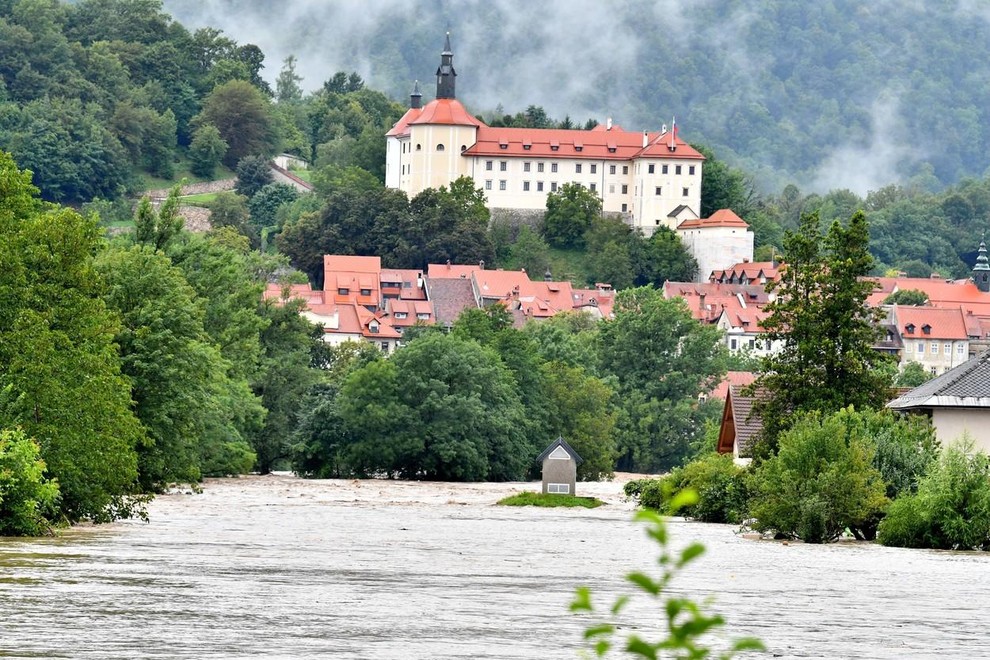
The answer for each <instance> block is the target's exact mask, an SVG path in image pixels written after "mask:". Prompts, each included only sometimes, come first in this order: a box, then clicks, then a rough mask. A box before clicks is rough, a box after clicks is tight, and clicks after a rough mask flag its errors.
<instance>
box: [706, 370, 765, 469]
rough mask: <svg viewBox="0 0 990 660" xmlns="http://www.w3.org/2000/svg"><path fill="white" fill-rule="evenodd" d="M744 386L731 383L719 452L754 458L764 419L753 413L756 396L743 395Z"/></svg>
mask: <svg viewBox="0 0 990 660" xmlns="http://www.w3.org/2000/svg"><path fill="white" fill-rule="evenodd" d="M742 390H743V386H736V385H729V392H728V394H727V395H726V397H725V407H724V408H723V409H722V426H721V428H719V432H718V447H717V449H718V452H719V453H720V454H734V453H735V452H736V450H738V452H739V453H738V455H737V458H752V456H753V445H754V444H756V438H757V436H758V435H759V434H760V431H761V430H762V429H763V420H762V419H760V418H759V417H758V416H756V415H755V414H753V404H754V403H755V402H756V399H757V397H758V396H759V392H757V395H756V396H743V395H742V394H741V392H742Z"/></svg>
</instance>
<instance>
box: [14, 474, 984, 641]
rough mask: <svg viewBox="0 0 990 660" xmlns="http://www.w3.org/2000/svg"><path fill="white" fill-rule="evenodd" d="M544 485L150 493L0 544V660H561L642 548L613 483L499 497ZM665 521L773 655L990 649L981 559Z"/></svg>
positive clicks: (742, 628) (732, 621)
mask: <svg viewBox="0 0 990 660" xmlns="http://www.w3.org/2000/svg"><path fill="white" fill-rule="evenodd" d="M582 486H584V485H583V484H582V485H579V489H580V488H582ZM537 487H538V484H417V483H408V482H383V481H361V482H352V481H316V482H313V481H302V480H298V479H294V478H291V477H287V476H268V477H249V478H244V479H236V480H220V481H209V482H207V483H206V484H205V487H204V491H203V492H202V493H200V494H171V495H166V496H163V497H159V498H158V499H157V500H155V502H154V503H153V504H152V505H151V507H150V510H149V513H150V514H151V522H150V523H141V522H131V521H128V522H124V523H118V524H115V525H111V526H103V527H88V528H85V527H84V528H77V529H72V530H69V531H67V532H65V533H64V534H63V535H62V536H61V537H60V538H57V539H41V540H32V541H22V540H16V539H0V657H32V658H33V657H43V658H101V659H103V658H246V657H258V656H266V657H268V658H397V659H404V658H429V659H432V658H575V657H578V650H577V649H578V648H579V646H580V638H581V631H582V629H583V627H584V625H586V624H587V623H588V621H585V620H582V619H580V618H579V617H576V616H575V615H572V614H570V613H569V612H568V611H567V605H568V603H569V602H570V600H571V597H572V595H573V590H574V587H576V586H578V585H582V584H584V585H589V586H591V587H592V589H593V591H594V592H595V593H596V594H599V595H608V598H603V599H602V600H603V601H605V600H607V601H608V602H609V603H610V602H611V597H612V596H614V595H615V594H618V593H620V592H628V591H631V590H630V589H628V588H627V587H626V586H625V584H624V582H623V581H622V579H621V576H622V575H623V574H625V573H626V572H629V571H631V570H637V569H642V570H650V569H651V568H652V564H653V561H654V558H655V557H656V551H655V546H653V545H651V544H650V543H649V542H648V541H647V539H646V537H645V535H644V533H643V530H642V528H641V526H639V525H637V524H634V523H632V522H631V515H632V511H633V508H632V506H631V505H630V504H629V503H627V502H624V501H623V498H622V496H621V484H620V483H618V482H613V483H604V484H588V485H587V486H586V487H584V488H583V492H581V493H579V494H594V495H598V496H599V497H601V498H602V499H605V500H606V501H608V502H609V505H608V506H605V507H600V508H598V509H594V510H584V509H581V510H577V509H534V508H528V507H527V508H509V507H496V506H493V504H494V502H495V501H496V500H498V499H499V498H500V497H502V496H504V495H507V494H510V493H512V492H515V491H519V490H524V489H535V488H537ZM671 531H672V535H673V537H674V539H675V542H676V543H677V544H686V543H687V542H689V541H691V540H700V541H703V542H704V543H705V544H706V545H707V547H708V552H707V553H706V554H705V555H704V556H703V557H702V558H701V559H699V560H698V561H697V562H696V563H695V564H694V565H693V566H692V567H691V568H690V569H689V570H688V572H687V573H685V574H684V575H683V577H682V578H681V579H679V581H677V582H675V584H674V587H675V590H676V591H677V592H680V593H689V594H691V595H692V596H693V597H699V598H700V597H703V596H706V595H712V596H714V599H715V600H714V604H713V606H712V609H713V610H714V611H717V612H719V613H721V614H723V615H724V616H725V617H726V619H727V621H728V623H727V626H726V629H725V636H726V637H729V638H734V637H738V636H743V635H756V636H759V637H761V638H762V639H763V640H764V642H765V643H766V644H767V646H768V647H769V649H770V651H771V653H772V655H773V656H775V657H784V658H905V657H918V658H923V657H942V658H990V629H988V627H990V555H988V554H976V553H947V552H929V551H918V550H900V549H887V548H882V547H879V546H875V545H869V544H856V543H840V544H835V545H830V546H825V547H822V546H810V545H802V544H790V545H783V544H780V543H775V542H767V541H754V540H748V539H744V538H742V537H740V536H737V535H736V534H734V530H733V528H732V527H729V526H723V525H706V524H700V523H690V522H677V521H675V522H673V523H672V525H671ZM659 620H660V617H659V616H657V613H656V610H654V609H651V608H650V607H648V606H647V604H646V603H642V604H639V605H637V606H636V607H633V608H632V609H630V610H629V620H628V623H627V625H628V626H630V627H639V628H640V629H641V630H642V631H643V633H644V635H645V636H647V637H651V635H650V634H649V630H650V629H651V628H652V627H653V626H654V624H655V623H656V622H659Z"/></svg>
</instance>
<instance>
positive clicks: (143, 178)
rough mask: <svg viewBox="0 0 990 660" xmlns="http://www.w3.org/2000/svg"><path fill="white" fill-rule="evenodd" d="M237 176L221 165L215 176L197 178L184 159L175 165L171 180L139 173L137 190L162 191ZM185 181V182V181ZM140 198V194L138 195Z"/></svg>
mask: <svg viewBox="0 0 990 660" xmlns="http://www.w3.org/2000/svg"><path fill="white" fill-rule="evenodd" d="M233 176H235V175H234V172H233V170H230V169H228V168H226V167H224V166H223V165H220V166H218V167H217V168H216V170H215V171H214V172H213V176H212V177H209V178H203V177H201V176H196V175H195V174H193V173H192V172H191V171H190V170H189V160H188V159H186V158H182V159H181V160H179V162H177V163H176V164H175V176H173V177H172V178H171V179H160V178H158V177H156V176H152V175H150V174H148V173H147V172H138V173H137V179H138V182H137V185H136V188H137V189H138V190H139V191H145V190H161V189H164V188H171V187H172V186H174V185H175V184H177V183H202V182H204V181H217V180H219V179H229V178H231V177H233ZM183 180H185V181H183ZM137 196H138V197H140V194H138V195H137Z"/></svg>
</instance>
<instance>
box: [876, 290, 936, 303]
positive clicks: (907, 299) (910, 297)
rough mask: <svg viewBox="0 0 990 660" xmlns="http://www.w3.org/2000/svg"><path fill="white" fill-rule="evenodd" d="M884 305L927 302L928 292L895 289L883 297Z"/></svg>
mask: <svg viewBox="0 0 990 660" xmlns="http://www.w3.org/2000/svg"><path fill="white" fill-rule="evenodd" d="M883 304H884V305H912V306H915V307H917V306H918V305H926V304H928V294H927V293H925V292H924V291H919V290H918V289H902V290H900V291H895V292H894V293H892V294H890V295H889V296H887V297H886V298H884V299H883Z"/></svg>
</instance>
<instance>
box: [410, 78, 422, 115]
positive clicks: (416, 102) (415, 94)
mask: <svg viewBox="0 0 990 660" xmlns="http://www.w3.org/2000/svg"><path fill="white" fill-rule="evenodd" d="M409 107H410V108H422V107H423V94H422V93H421V92H420V91H419V81H418V80H417V81H416V82H415V83H414V84H413V91H412V94H410V95H409Z"/></svg>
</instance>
